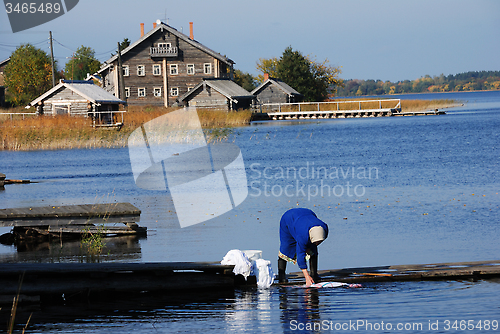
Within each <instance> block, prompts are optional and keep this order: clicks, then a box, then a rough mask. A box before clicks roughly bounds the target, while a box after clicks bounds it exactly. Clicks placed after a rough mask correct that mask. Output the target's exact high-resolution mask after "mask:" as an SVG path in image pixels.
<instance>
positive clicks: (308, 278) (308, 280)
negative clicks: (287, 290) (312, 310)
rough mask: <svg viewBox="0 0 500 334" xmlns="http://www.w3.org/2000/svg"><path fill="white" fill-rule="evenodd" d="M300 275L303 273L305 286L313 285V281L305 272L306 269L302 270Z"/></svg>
mask: <svg viewBox="0 0 500 334" xmlns="http://www.w3.org/2000/svg"><path fill="white" fill-rule="evenodd" d="M302 273H304V278H305V279H306V285H307V286H310V285H313V284H314V280H313V278H312V277H311V275H309V273H308V272H307V269H302Z"/></svg>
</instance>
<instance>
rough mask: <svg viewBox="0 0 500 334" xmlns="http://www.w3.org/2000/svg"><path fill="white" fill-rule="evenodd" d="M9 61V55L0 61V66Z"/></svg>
mask: <svg viewBox="0 0 500 334" xmlns="http://www.w3.org/2000/svg"><path fill="white" fill-rule="evenodd" d="M9 61H10V57H9V58H7V59H5V60H2V61H0V66H3V65H5V64H7V63H8V62H9Z"/></svg>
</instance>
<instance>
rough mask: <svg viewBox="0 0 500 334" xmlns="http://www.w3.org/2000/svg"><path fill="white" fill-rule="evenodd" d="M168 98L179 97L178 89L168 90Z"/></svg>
mask: <svg viewBox="0 0 500 334" xmlns="http://www.w3.org/2000/svg"><path fill="white" fill-rule="evenodd" d="M170 96H179V87H172V88H170Z"/></svg>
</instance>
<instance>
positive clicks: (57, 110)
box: [52, 103, 70, 115]
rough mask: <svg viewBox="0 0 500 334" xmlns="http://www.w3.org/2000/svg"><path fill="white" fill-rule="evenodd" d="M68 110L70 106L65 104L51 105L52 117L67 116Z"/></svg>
mask: <svg viewBox="0 0 500 334" xmlns="http://www.w3.org/2000/svg"><path fill="white" fill-rule="evenodd" d="M69 110H70V105H69V104H67V103H65V104H59V103H57V104H56V103H54V104H52V114H53V115H66V114H69V113H70V112H69Z"/></svg>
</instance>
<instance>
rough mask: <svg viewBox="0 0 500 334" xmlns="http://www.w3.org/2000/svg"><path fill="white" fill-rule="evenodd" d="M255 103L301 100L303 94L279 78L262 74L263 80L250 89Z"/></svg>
mask: <svg viewBox="0 0 500 334" xmlns="http://www.w3.org/2000/svg"><path fill="white" fill-rule="evenodd" d="M252 94H253V95H254V96H255V101H256V103H257V104H260V105H262V104H266V103H294V102H301V101H302V99H303V95H302V94H300V93H299V92H297V91H296V90H295V89H293V88H292V87H290V86H289V85H287V84H286V83H285V82H283V81H281V80H280V79H276V78H270V77H269V75H267V74H266V75H264V82H263V83H262V84H261V85H260V86H259V87H257V88H255V89H254V90H253V91H252Z"/></svg>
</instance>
